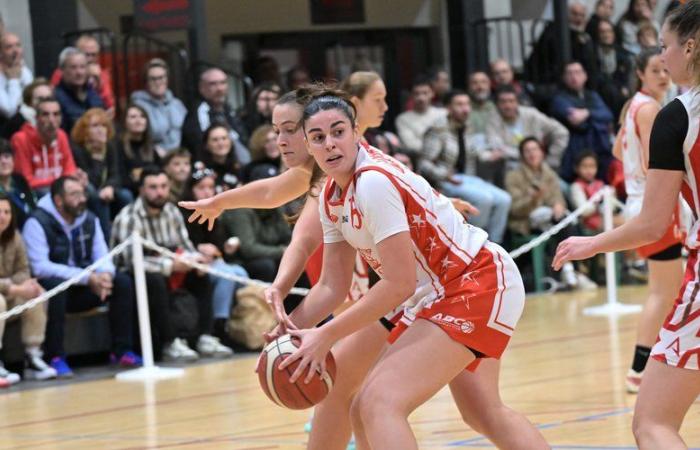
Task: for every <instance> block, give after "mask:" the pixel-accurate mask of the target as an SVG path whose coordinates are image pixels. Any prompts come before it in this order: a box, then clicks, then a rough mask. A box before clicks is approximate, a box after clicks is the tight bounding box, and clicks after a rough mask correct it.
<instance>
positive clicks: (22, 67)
mask: <svg viewBox="0 0 700 450" xmlns="http://www.w3.org/2000/svg"><path fill="white" fill-rule="evenodd" d="M33 79H34V75H32V72H31V71H30V70H29V68H28V67H27V66H26V64H25V63H24V52H23V51H22V41H20V39H19V36H17V35H16V34H14V33H9V32H4V33H2V35H0V126H3V125H4V124H5V122H7V121H8V120H9V119H10V118H11V117H12V116H14V115H15V113H17V109H18V108H19V106H20V105H21V104H22V90H23V89H24V88H25V87H27V86H29V84H30V83H31V82H32V80H33Z"/></svg>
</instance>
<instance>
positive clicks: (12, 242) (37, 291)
mask: <svg viewBox="0 0 700 450" xmlns="http://www.w3.org/2000/svg"><path fill="white" fill-rule="evenodd" d="M1 158H2V156H0V160H1ZM1 165H2V162H1V161H0V166H1ZM13 210H14V208H13V207H12V204H11V200H10V198H9V197H8V196H7V195H6V194H5V193H0V312H5V311H7V309H8V308H14V307H15V306H17V305H21V304H23V303H25V302H26V301H27V300H31V299H33V298H35V297H38V296H39V295H41V294H42V293H43V292H44V288H42V287H41V285H40V284H39V283H37V281H36V280H35V279H34V278H32V277H31V274H30V271H29V261H27V251H26V249H25V247H24V242H22V235H21V234H19V233H18V232H17V223H16V221H15V216H14V213H13ZM20 320H21V321H22V344H24V348H25V355H26V356H25V366H24V367H25V374H26V377H27V378H30V379H36V380H48V379H50V378H56V370H55V369H54V368H52V367H49V366H48V365H47V364H46V363H45V362H44V360H43V359H42V356H43V353H42V351H41V345H42V344H43V343H44V331H45V329H46V308H44V305H38V306H35V307H34V308H29V309H28V310H26V311H24V313H22V315H21V316H20ZM4 332H5V321H4V320H2V321H0V346H2V338H3V334H4ZM19 380H20V377H19V375H18V374H16V373H12V372H9V371H7V369H5V367H4V366H3V364H2V362H1V361H0V387H6V386H7V385H11V384H14V383H17V382H18V381H19Z"/></svg>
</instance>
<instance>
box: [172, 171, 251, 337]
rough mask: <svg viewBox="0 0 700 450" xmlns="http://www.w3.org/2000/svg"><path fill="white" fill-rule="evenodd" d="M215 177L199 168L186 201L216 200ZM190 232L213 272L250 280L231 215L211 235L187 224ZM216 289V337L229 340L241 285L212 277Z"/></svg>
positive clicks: (184, 214) (227, 215) (221, 219)
mask: <svg viewBox="0 0 700 450" xmlns="http://www.w3.org/2000/svg"><path fill="white" fill-rule="evenodd" d="M215 180H216V173H214V171H213V170H211V169H208V168H200V169H197V170H195V171H194V172H193V173H192V177H191V178H190V179H189V181H188V182H187V187H186V188H185V192H184V195H183V200H194V201H196V200H203V199H206V198H210V197H213V196H214V194H215ZM182 212H183V217H188V216H189V211H188V210H182ZM187 232H188V233H189V235H190V238H191V239H192V243H194V245H196V246H197V250H198V251H199V252H200V253H202V254H203V255H207V256H208V257H209V258H210V259H211V260H212V261H213V263H212V265H211V267H212V269H216V270H218V271H220V272H224V273H227V274H230V275H237V276H239V277H243V278H248V272H246V270H245V269H244V268H243V267H241V266H240V265H238V264H236V261H237V259H238V257H237V252H238V249H239V247H240V243H241V241H240V239H239V238H238V237H236V235H237V234H238V231H237V230H236V228H235V224H234V223H233V219H232V212H231V211H224V213H223V214H222V215H221V216H220V217H219V219H218V220H217V221H216V222H214V227H213V229H212V230H211V231H210V230H209V229H208V228H207V227H205V226H202V225H199V224H198V223H196V222H195V223H189V222H187ZM209 280H210V281H211V283H212V285H213V292H212V309H213V311H214V336H216V337H218V338H220V339H222V338H224V337H226V332H225V328H226V320H227V319H228V318H229V315H230V313H231V305H232V304H233V299H234V298H235V294H236V290H237V289H238V287H240V285H239V283H236V282H235V281H231V280H228V279H226V278H221V277H217V276H214V275H210V276H209Z"/></svg>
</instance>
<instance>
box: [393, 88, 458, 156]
mask: <svg viewBox="0 0 700 450" xmlns="http://www.w3.org/2000/svg"><path fill="white" fill-rule="evenodd" d="M434 96H435V93H434V92H433V88H432V87H431V85H430V79H429V78H427V77H418V78H416V79H415V80H414V81H413V86H412V87H411V98H412V99H413V109H410V110H407V111H404V112H402V113H401V114H399V115H398V116H397V117H396V132H397V133H398V134H399V138H400V139H401V148H402V149H404V151H406V152H407V153H411V154H414V155H418V156H420V154H421V153H422V152H423V136H425V132H426V131H427V130H428V128H430V127H431V126H433V125H434V124H435V122H436V121H437V120H439V119H440V118H442V117H444V116H445V114H446V112H445V109H444V108H437V107H435V106H432V100H433V97H434Z"/></svg>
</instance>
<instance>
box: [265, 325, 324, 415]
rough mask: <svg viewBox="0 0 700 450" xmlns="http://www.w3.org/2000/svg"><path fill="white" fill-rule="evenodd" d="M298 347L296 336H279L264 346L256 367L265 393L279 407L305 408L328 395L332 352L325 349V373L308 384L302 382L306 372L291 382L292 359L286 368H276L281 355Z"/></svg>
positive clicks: (294, 366) (293, 365)
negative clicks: (294, 381) (326, 351)
mask: <svg viewBox="0 0 700 450" xmlns="http://www.w3.org/2000/svg"><path fill="white" fill-rule="evenodd" d="M298 347H299V339H298V338H296V337H292V336H290V335H288V334H285V335H284V336H280V337H279V338H277V339H275V340H274V341H272V342H270V343H269V344H267V346H266V347H265V348H264V349H263V351H262V355H261V356H260V359H259V361H258V367H257V369H256V372H257V373H258V378H259V380H260V386H261V387H262V389H263V392H265V395H267V396H268V397H269V399H270V400H272V401H273V402H275V403H276V404H278V405H279V406H282V407H285V408H289V409H306V408H310V407H312V406H314V405H315V404H317V403H319V402H320V401H321V400H323V399H324V398H325V397H326V395H328V392H330V390H331V388H332V387H333V381H334V380H335V359H334V358H333V354H332V353H331V352H328V356H326V372H324V373H323V374H321V376H320V377H318V376H315V377H313V378H312V379H311V381H310V382H309V384H305V383H304V378H305V376H306V374H303V375H302V376H301V377H299V379H298V380H297V381H296V383H290V382H289V378H290V377H291V376H292V374H293V373H294V371H295V370H296V368H297V366H298V365H299V361H295V362H294V363H292V364H291V365H290V366H288V367H287V368H285V370H279V369H278V367H279V365H280V364H281V363H282V361H283V360H284V358H286V357H288V356H289V355H291V354H292V353H294V352H295V351H296V349H297V348H298Z"/></svg>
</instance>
